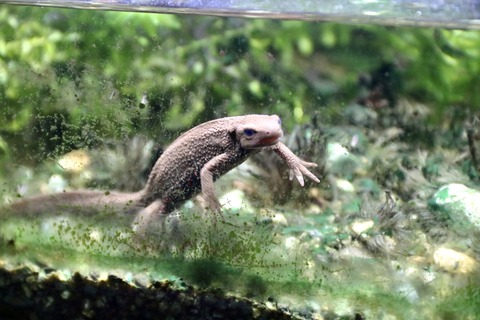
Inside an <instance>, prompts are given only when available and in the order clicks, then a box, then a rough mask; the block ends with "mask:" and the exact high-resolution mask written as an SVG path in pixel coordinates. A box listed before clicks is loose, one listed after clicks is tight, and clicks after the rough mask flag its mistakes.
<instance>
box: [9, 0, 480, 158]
mask: <svg viewBox="0 0 480 320" xmlns="http://www.w3.org/2000/svg"><path fill="white" fill-rule="evenodd" d="M479 40H480V33H478V32H475V31H460V30H435V29H418V28H401V29H400V28H394V27H382V26H352V25H338V24H330V23H315V22H302V21H272V20H261V19H251V20H247V19H239V18H213V17H199V16H181V15H160V14H143V13H119V12H96V11H81V10H66V9H49V8H31V7H13V6H11V7H8V6H3V7H2V8H1V9H0V162H1V163H3V164H5V161H6V160H9V159H10V160H11V159H15V161H17V162H19V163H27V164H30V165H32V164H35V163H38V162H40V161H43V160H45V159H46V158H52V157H57V156H59V155H62V154H65V153H66V152H68V151H70V150H73V149H78V148H85V147H94V146H95V145H96V144H98V143H99V142H101V141H104V140H105V139H113V140H118V139H120V140H121V139H128V138H130V137H131V136H133V135H145V136H147V137H149V138H154V139H155V140H156V141H158V143H159V144H161V145H165V144H167V143H168V142H169V141H171V140H172V138H173V137H175V136H176V135H178V133H179V132H181V131H183V130H186V129H188V128H190V127H191V126H193V125H195V124H198V123H200V122H203V121H205V120H209V119H212V118H215V117H221V116H226V115H241V114H246V113H278V114H279V115H281V116H282V117H283V121H284V125H285V127H286V128H287V131H288V130H291V129H292V128H293V125H294V124H295V123H304V122H307V121H309V120H310V118H311V117H312V116H313V115H316V114H320V115H321V121H323V122H335V121H340V120H341V118H342V117H343V108H344V107H345V106H347V105H348V104H350V103H352V102H355V99H357V98H358V96H359V95H360V91H361V90H362V88H361V85H360V84H361V79H362V75H365V74H370V75H371V74H372V73H375V70H377V71H378V70H380V72H382V70H384V71H385V69H382V68H385V66H386V68H387V71H386V73H384V75H385V74H387V77H388V80H387V82H388V83H389V85H390V88H389V90H388V93H387V95H388V96H389V97H388V98H389V99H390V100H392V102H395V99H396V97H398V96H401V97H406V98H409V99H414V100H416V101H419V102H421V103H425V104H426V105H427V106H428V107H429V108H431V109H432V110H433V112H431V113H430V116H429V118H428V119H427V121H430V122H433V123H434V124H436V125H441V124H442V119H443V117H444V116H445V110H446V109H447V108H448V107H449V106H453V105H454V106H456V107H458V109H457V110H465V114H468V112H469V110H474V109H477V110H478V107H479V99H480V98H479V90H478V88H477V87H478V85H479V81H478V80H479V79H478V78H479V77H480V46H479ZM359 79H360V80H359ZM384 80H385V79H384ZM462 112H463V111H462Z"/></svg>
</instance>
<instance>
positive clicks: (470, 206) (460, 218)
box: [429, 183, 480, 231]
mask: <svg viewBox="0 0 480 320" xmlns="http://www.w3.org/2000/svg"><path fill="white" fill-rule="evenodd" d="M479 200H480V191H478V190H475V189H470V188H468V187H466V186H464V185H463V184H458V183H452V184H449V185H446V186H443V187H441V188H440V189H439V190H438V191H437V192H436V193H435V194H434V195H433V197H432V199H431V200H430V201H429V206H430V207H431V208H432V209H434V210H436V211H440V212H443V213H445V214H446V215H447V216H448V218H450V219H451V220H452V221H453V222H454V223H455V226H456V227H458V228H460V229H461V231H463V230H466V229H472V228H473V229H475V230H480V201H479Z"/></svg>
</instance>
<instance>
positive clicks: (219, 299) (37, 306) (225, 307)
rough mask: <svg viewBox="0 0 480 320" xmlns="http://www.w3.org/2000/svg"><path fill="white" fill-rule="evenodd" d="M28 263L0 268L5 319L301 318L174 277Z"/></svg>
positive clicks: (1, 312)
mask: <svg viewBox="0 0 480 320" xmlns="http://www.w3.org/2000/svg"><path fill="white" fill-rule="evenodd" d="M43 271H44V272H45V273H47V276H45V277H41V276H40V274H39V272H37V271H34V270H33V269H32V268H29V267H27V266H24V267H16V268H13V269H10V268H7V267H6V266H2V267H0V292H1V294H0V318H1V319H134V318H141V319H303V317H301V316H299V315H294V314H292V313H291V312H289V311H288V310H282V309H280V308H278V309H275V308H272V306H270V305H269V306H267V305H266V304H263V303H259V302H255V301H252V300H249V299H246V298H240V297H235V296H230V295H227V294H225V293H224V292H222V291H219V290H199V289H196V288H194V287H193V286H189V285H185V284H183V286H182V287H179V286H178V285H177V284H174V283H173V282H172V281H160V282H152V283H149V284H145V283H143V284H142V283H130V282H128V281H125V280H123V279H121V278H119V277H117V276H115V275H110V276H108V278H107V279H102V280H99V279H95V276H93V277H91V276H90V277H85V276H83V275H81V274H79V273H75V274H74V275H73V276H72V277H71V278H70V279H68V280H66V279H61V278H62V277H61V276H59V275H58V273H57V272H56V271H55V270H53V269H49V268H47V269H45V270H43Z"/></svg>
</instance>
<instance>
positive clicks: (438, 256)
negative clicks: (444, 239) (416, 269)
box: [433, 247, 478, 274]
mask: <svg viewBox="0 0 480 320" xmlns="http://www.w3.org/2000/svg"><path fill="white" fill-rule="evenodd" d="M433 261H434V262H435V264H436V265H437V266H439V267H440V268H442V269H443V270H445V271H448V272H450V273H456V274H468V273H471V272H472V271H474V270H476V269H477V268H478V264H477V262H476V261H475V260H474V259H473V258H471V257H469V256H468V255H466V254H464V253H461V252H458V251H455V250H452V249H448V248H444V247H440V248H438V249H436V250H435V252H434V253H433Z"/></svg>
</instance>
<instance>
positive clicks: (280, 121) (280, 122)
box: [278, 118, 282, 126]
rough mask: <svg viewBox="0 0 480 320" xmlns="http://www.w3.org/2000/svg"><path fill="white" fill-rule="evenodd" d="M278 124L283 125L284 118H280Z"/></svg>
mask: <svg viewBox="0 0 480 320" xmlns="http://www.w3.org/2000/svg"><path fill="white" fill-rule="evenodd" d="M278 124H279V125H280V126H281V125H282V119H280V118H278Z"/></svg>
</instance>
